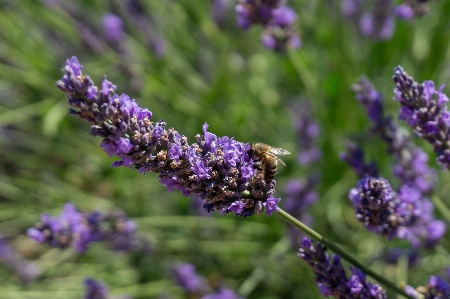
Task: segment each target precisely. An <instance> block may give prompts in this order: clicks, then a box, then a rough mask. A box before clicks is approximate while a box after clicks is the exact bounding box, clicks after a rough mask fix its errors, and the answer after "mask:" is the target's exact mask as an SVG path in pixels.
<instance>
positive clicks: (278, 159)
mask: <svg viewBox="0 0 450 299" xmlns="http://www.w3.org/2000/svg"><path fill="white" fill-rule="evenodd" d="M273 157H274V158H275V159H277V161H278V162H280V163H281V164H283V165H284V166H286V164H284V162H283V160H281V159H280V158H278V157H277V156H273Z"/></svg>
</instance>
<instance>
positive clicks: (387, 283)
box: [277, 208, 414, 299]
mask: <svg viewBox="0 0 450 299" xmlns="http://www.w3.org/2000/svg"><path fill="white" fill-rule="evenodd" d="M277 214H278V215H280V216H281V217H282V218H284V219H285V220H286V221H287V222H289V223H291V224H292V225H294V226H295V227H297V228H299V229H300V230H302V231H304V232H305V233H307V234H308V235H309V236H311V237H312V238H313V239H314V240H316V241H318V242H320V243H321V244H322V245H324V246H326V247H327V248H328V249H330V250H332V251H333V252H334V253H336V254H337V255H339V256H340V257H341V258H342V259H344V260H346V261H347V262H349V263H350V264H352V265H353V266H355V267H356V268H358V269H360V270H361V271H363V272H364V273H366V274H367V275H368V276H370V277H372V278H373V279H375V280H376V281H378V282H379V283H381V284H382V285H384V286H385V287H386V288H388V289H390V290H392V291H394V292H396V293H398V294H401V295H403V296H405V297H406V298H409V299H414V298H413V297H411V296H410V295H408V294H407V293H406V292H405V291H404V290H402V289H401V288H400V287H399V286H397V285H396V284H394V283H392V282H391V281H389V280H387V279H386V278H385V277H383V276H381V275H380V274H378V273H376V272H374V271H372V270H371V269H370V268H367V267H365V266H363V265H362V264H361V263H360V262H358V261H357V260H356V259H354V258H353V257H352V256H351V255H349V254H348V253H346V252H345V251H344V250H342V249H341V248H339V247H338V246H337V245H336V244H334V243H333V242H331V241H328V240H327V239H325V238H324V237H322V236H321V235H320V234H319V233H317V232H316V231H314V230H313V229H311V228H310V227H308V226H307V225H305V224H303V223H302V222H300V221H298V220H297V219H295V218H294V217H292V216H291V215H289V214H288V213H286V212H285V211H283V210H282V209H280V208H278V213H277Z"/></svg>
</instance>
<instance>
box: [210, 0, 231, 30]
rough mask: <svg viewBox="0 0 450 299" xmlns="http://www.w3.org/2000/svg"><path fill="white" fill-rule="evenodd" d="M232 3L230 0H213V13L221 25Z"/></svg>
mask: <svg viewBox="0 0 450 299" xmlns="http://www.w3.org/2000/svg"><path fill="white" fill-rule="evenodd" d="M230 5H231V1H230V0H212V7H211V15H212V17H213V18H214V20H215V21H216V23H217V24H218V25H219V26H220V25H223V23H225V20H226V18H227V14H228V10H229V8H230Z"/></svg>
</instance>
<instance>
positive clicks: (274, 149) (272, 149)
mask: <svg viewBox="0 0 450 299" xmlns="http://www.w3.org/2000/svg"><path fill="white" fill-rule="evenodd" d="M269 152H270V153H272V154H274V155H280V156H284V155H289V154H290V152H288V151H287V150H285V149H282V148H279V147H271V146H270V147H269Z"/></svg>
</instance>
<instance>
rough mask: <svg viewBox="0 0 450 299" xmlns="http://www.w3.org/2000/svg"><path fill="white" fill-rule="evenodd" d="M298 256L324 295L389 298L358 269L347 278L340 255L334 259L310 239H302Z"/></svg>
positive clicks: (343, 298)
mask: <svg viewBox="0 0 450 299" xmlns="http://www.w3.org/2000/svg"><path fill="white" fill-rule="evenodd" d="M298 256H300V257H301V258H302V259H303V260H305V261H306V262H307V263H308V265H309V266H310V267H311V268H312V270H313V272H314V274H315V280H316V282H317V284H318V286H319V289H320V292H321V293H322V295H324V296H326V297H328V296H334V297H335V298H340V299H356V298H373V299H383V298H387V296H386V291H385V290H384V289H382V288H381V286H379V285H377V284H372V283H370V282H368V281H367V280H366V275H365V274H364V273H363V272H361V271H360V270H358V269H352V276H351V277H350V278H347V275H346V273H345V269H344V266H343V265H342V263H341V259H340V257H339V256H338V255H334V257H333V258H330V256H329V255H328V254H327V253H326V247H324V246H323V245H321V244H320V243H318V242H317V243H315V245H314V244H313V242H312V241H311V240H310V239H308V238H303V239H302V246H301V247H300V249H299V251H298Z"/></svg>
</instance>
